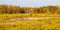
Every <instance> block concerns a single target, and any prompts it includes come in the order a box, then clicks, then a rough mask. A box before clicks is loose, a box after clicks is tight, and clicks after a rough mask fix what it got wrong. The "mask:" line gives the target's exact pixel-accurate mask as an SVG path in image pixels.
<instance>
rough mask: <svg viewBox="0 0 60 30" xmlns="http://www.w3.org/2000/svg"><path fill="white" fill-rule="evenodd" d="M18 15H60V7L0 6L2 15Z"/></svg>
mask: <svg viewBox="0 0 60 30" xmlns="http://www.w3.org/2000/svg"><path fill="white" fill-rule="evenodd" d="M6 13H7V14H11V13H12V14H17V13H48V14H60V8H59V6H43V7H39V8H32V7H20V6H11V5H10V6H8V5H0V14H6Z"/></svg>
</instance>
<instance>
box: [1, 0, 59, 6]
mask: <svg viewBox="0 0 60 30" xmlns="http://www.w3.org/2000/svg"><path fill="white" fill-rule="evenodd" d="M0 4H7V5H19V6H23V7H40V6H45V5H60V0H0Z"/></svg>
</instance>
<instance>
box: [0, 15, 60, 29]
mask: <svg viewBox="0 0 60 30" xmlns="http://www.w3.org/2000/svg"><path fill="white" fill-rule="evenodd" d="M22 15H23V14H21V15H20V14H13V15H12V14H3V15H2V14H1V16H0V22H2V21H3V22H4V23H0V30H60V18H49V19H40V20H22V19H18V18H20V17H21V16H22ZM33 15H34V14H33ZM33 15H32V17H42V16H43V17H45V16H53V15H54V16H57V17H58V16H60V15H59V14H50V15H48V14H39V15H37V16H35V15H34V16H33ZM26 16H27V17H30V16H29V15H28V14H27V15H26V14H25V15H23V17H26ZM12 18H13V19H12ZM14 18H15V19H17V20H22V21H20V22H16V21H14ZM11 19H12V20H13V21H10V20H11ZM6 21H7V22H6Z"/></svg>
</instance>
